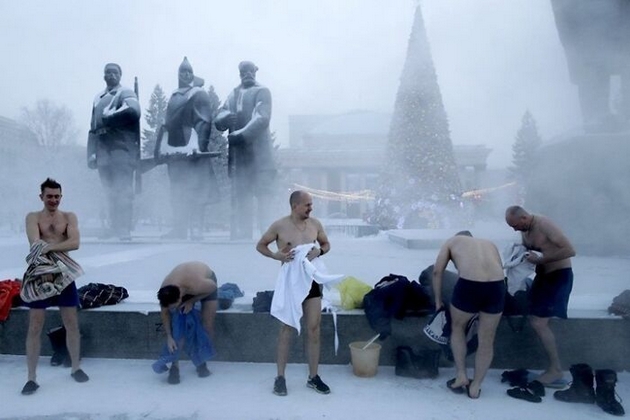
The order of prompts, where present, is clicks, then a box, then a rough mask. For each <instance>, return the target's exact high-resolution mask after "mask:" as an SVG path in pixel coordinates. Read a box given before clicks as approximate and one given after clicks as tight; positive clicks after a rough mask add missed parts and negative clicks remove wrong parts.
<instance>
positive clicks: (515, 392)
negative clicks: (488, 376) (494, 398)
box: [506, 386, 542, 403]
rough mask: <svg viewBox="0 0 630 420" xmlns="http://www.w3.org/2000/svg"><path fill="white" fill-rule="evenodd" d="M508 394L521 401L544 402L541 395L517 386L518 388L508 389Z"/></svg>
mask: <svg viewBox="0 0 630 420" xmlns="http://www.w3.org/2000/svg"><path fill="white" fill-rule="evenodd" d="M506 392H507V394H508V395H509V396H510V397H512V398H516V399H519V400H525V401H529V402H532V403H539V402H541V401H542V398H540V396H539V395H536V394H535V393H534V391H532V390H531V389H529V388H525V387H520V386H517V387H516V388H512V389H508V390H507V391H506Z"/></svg>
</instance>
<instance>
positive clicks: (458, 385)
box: [446, 378, 470, 392]
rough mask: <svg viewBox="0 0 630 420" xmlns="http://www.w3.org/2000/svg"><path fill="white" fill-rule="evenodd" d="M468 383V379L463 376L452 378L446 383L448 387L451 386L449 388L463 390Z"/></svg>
mask: <svg viewBox="0 0 630 420" xmlns="http://www.w3.org/2000/svg"><path fill="white" fill-rule="evenodd" d="M469 383H470V381H469V380H468V378H465V379H460V378H453V379H451V380H450V381H448V382H447V383H446V385H447V386H448V387H449V388H451V390H459V389H461V390H462V392H463V390H464V388H465V387H467V386H468V384H469Z"/></svg>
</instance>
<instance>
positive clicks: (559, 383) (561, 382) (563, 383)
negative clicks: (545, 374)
mask: <svg viewBox="0 0 630 420" xmlns="http://www.w3.org/2000/svg"><path fill="white" fill-rule="evenodd" d="M541 383H542V382H541ZM542 384H543V385H544V386H545V388H553V389H564V388H566V387H568V386H569V381H567V380H566V379H556V380H555V381H553V382H548V383H542Z"/></svg>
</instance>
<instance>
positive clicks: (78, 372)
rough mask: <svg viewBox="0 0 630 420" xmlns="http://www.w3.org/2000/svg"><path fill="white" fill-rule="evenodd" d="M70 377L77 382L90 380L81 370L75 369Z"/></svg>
mask: <svg viewBox="0 0 630 420" xmlns="http://www.w3.org/2000/svg"><path fill="white" fill-rule="evenodd" d="M70 376H72V378H73V379H74V380H75V381H77V382H87V381H89V380H90V377H89V376H87V374H86V373H85V372H83V370H81V369H77V370H76V371H75V372H74V373H71V374H70Z"/></svg>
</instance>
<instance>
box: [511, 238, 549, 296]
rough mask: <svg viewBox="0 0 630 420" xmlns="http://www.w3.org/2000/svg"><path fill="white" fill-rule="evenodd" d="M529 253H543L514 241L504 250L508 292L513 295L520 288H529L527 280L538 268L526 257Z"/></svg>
mask: <svg viewBox="0 0 630 420" xmlns="http://www.w3.org/2000/svg"><path fill="white" fill-rule="evenodd" d="M528 253H536V254H538V255H541V254H540V253H538V252H536V251H531V250H529V249H527V248H526V247H525V246H524V245H522V244H519V243H512V244H510V245H508V246H507V247H506V248H505V249H504V250H503V255H502V257H503V269H504V271H505V277H507V279H508V281H507V286H508V292H509V293H510V294H511V295H513V294H514V293H516V292H517V291H519V290H525V289H526V288H527V282H526V280H527V279H528V278H529V277H530V276H531V275H532V274H534V271H535V270H536V265H535V264H532V263H530V262H529V261H527V259H526V257H527V254H528Z"/></svg>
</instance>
